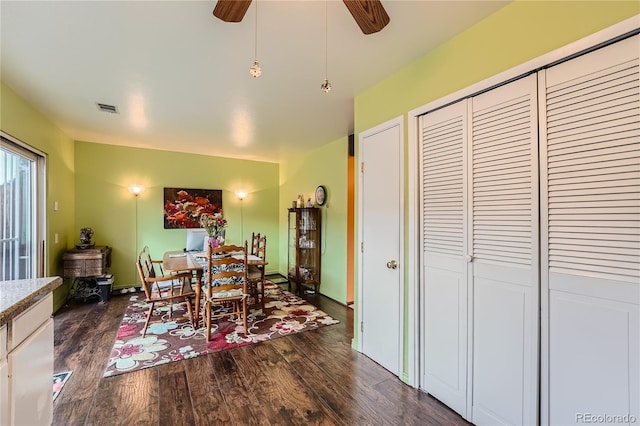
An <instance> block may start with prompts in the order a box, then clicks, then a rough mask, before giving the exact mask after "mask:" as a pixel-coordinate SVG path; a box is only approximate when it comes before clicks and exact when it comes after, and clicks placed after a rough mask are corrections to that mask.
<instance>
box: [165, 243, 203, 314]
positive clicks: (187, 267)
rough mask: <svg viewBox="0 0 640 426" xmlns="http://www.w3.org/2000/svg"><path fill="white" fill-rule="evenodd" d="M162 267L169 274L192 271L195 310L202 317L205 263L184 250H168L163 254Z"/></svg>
mask: <svg viewBox="0 0 640 426" xmlns="http://www.w3.org/2000/svg"><path fill="white" fill-rule="evenodd" d="M162 269H163V270H164V271H165V272H167V273H169V274H177V273H180V272H191V273H192V274H193V276H194V278H195V283H196V286H195V293H196V300H195V311H196V316H197V317H198V318H199V317H200V294H201V292H202V275H203V273H204V267H203V265H202V264H201V263H200V262H198V259H196V257H195V255H194V254H192V253H191V252H188V251H184V250H176V251H168V252H165V254H164V255H163V256H162Z"/></svg>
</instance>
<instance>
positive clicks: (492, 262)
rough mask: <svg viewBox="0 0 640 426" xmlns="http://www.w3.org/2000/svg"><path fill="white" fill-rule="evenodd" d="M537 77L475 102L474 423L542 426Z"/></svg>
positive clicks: (473, 216) (480, 96)
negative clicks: (540, 395) (539, 423)
mask: <svg viewBox="0 0 640 426" xmlns="http://www.w3.org/2000/svg"><path fill="white" fill-rule="evenodd" d="M536 87H537V86H536V78H535V76H529V77H525V78H523V79H520V80H518V81H515V82H512V83H509V84H506V85H504V86H502V87H499V88H497V89H494V90H491V91H489V92H486V93H484V94H481V95H479V96H477V97H475V98H473V99H472V104H473V107H472V118H471V120H472V127H471V129H470V132H471V133H470V134H471V137H470V139H471V144H472V151H471V155H472V161H471V164H470V167H471V172H470V185H471V188H472V200H471V213H470V214H471V217H472V222H471V226H472V233H471V247H472V259H473V281H472V286H473V291H472V295H473V297H472V309H473V351H472V353H473V417H472V419H473V422H474V423H475V424H491V425H495V424H536V422H537V413H538V398H537V395H538V386H537V383H538V307H539V297H538V288H539V257H538V247H539V245H538V229H539V228H538V223H539V222H538V180H539V176H538V173H537V170H538V156H537V151H538V149H537V97H536V91H537V88H536Z"/></svg>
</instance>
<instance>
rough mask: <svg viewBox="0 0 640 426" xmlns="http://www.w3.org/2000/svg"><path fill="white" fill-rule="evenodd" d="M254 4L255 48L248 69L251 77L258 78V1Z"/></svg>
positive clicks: (259, 69)
mask: <svg viewBox="0 0 640 426" xmlns="http://www.w3.org/2000/svg"><path fill="white" fill-rule="evenodd" d="M255 3H256V25H255V26H256V32H255V44H254V46H255V48H254V52H253V65H251V68H249V74H251V77H254V78H258V77H260V76H261V75H262V69H261V68H260V63H259V62H258V0H255Z"/></svg>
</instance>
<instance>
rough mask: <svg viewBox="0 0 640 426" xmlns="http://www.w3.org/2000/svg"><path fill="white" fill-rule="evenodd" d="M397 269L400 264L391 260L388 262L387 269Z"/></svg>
mask: <svg viewBox="0 0 640 426" xmlns="http://www.w3.org/2000/svg"><path fill="white" fill-rule="evenodd" d="M397 267H398V262H396V261H395V260H390V261H388V262H387V268H389V269H396V268H397Z"/></svg>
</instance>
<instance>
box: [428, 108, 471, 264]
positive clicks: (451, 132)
mask: <svg viewBox="0 0 640 426" xmlns="http://www.w3.org/2000/svg"><path fill="white" fill-rule="evenodd" d="M464 132H465V126H464V117H463V116H454V117H446V118H444V119H442V121H437V122H425V123H424V125H423V129H422V165H423V167H422V173H423V185H422V186H423V191H422V197H423V212H422V220H423V239H422V241H423V249H424V250H425V251H431V252H436V253H441V254H447V255H454V256H461V255H463V251H464V232H463V230H464V223H463V220H464V215H463V213H464V203H463V201H464V183H463V182H464V181H463V178H464V170H463V168H464V162H463V157H464V151H463V148H464V144H463V141H464Z"/></svg>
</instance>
